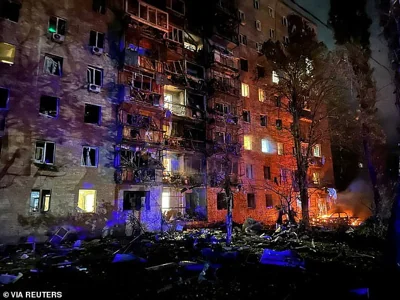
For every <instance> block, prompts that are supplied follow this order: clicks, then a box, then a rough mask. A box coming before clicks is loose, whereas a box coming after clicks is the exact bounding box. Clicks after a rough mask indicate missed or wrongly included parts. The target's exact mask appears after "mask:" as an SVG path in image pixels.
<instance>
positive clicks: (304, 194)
mask: <svg viewBox="0 0 400 300" xmlns="http://www.w3.org/2000/svg"><path fill="white" fill-rule="evenodd" d="M300 201H301V219H302V220H301V221H302V223H303V224H304V226H305V227H309V226H310V215H309V211H308V190H307V185H305V184H304V183H303V184H301V186H300Z"/></svg>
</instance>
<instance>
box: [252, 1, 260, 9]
mask: <svg viewBox="0 0 400 300" xmlns="http://www.w3.org/2000/svg"><path fill="white" fill-rule="evenodd" d="M253 1H254V2H253V5H254V8H255V9H259V8H260V0H253Z"/></svg>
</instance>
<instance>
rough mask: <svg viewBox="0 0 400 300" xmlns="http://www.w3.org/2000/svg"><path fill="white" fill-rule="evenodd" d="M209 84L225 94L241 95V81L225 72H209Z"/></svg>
mask: <svg viewBox="0 0 400 300" xmlns="http://www.w3.org/2000/svg"><path fill="white" fill-rule="evenodd" d="M208 78H209V84H210V85H211V86H212V88H213V89H214V90H215V91H217V92H221V93H224V94H229V95H232V96H236V97H240V81H239V80H237V79H234V78H232V77H230V76H226V75H225V74H223V73H220V72H217V71H214V70H211V71H210V72H209V77H208Z"/></svg>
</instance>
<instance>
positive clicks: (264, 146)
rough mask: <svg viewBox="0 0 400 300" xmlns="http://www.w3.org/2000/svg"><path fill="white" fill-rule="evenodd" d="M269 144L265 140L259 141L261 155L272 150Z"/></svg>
mask: <svg viewBox="0 0 400 300" xmlns="http://www.w3.org/2000/svg"><path fill="white" fill-rule="evenodd" d="M271 148H272V147H271V142H270V141H268V140H267V139H262V140H261V152H263V153H271V152H272V149H271Z"/></svg>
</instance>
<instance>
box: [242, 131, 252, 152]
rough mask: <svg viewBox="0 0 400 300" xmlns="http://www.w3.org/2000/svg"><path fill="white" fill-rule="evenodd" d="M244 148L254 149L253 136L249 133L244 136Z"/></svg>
mask: <svg viewBox="0 0 400 300" xmlns="http://www.w3.org/2000/svg"><path fill="white" fill-rule="evenodd" d="M243 149H244V150H252V149H253V141H252V137H251V136H250V135H248V134H245V135H244V136H243Z"/></svg>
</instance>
